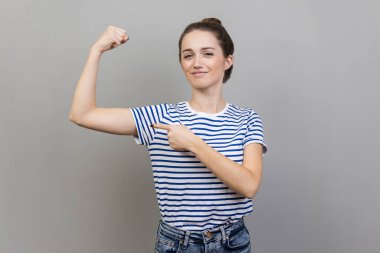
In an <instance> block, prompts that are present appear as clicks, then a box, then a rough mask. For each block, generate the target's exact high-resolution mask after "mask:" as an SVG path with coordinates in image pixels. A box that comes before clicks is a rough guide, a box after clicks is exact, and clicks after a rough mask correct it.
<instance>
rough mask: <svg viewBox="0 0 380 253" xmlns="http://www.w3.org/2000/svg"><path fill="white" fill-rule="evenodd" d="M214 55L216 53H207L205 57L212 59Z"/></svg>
mask: <svg viewBox="0 0 380 253" xmlns="http://www.w3.org/2000/svg"><path fill="white" fill-rule="evenodd" d="M213 55H214V53H212V52H205V56H206V57H211V56H213Z"/></svg>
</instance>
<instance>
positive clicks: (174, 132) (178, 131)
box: [151, 123, 202, 151]
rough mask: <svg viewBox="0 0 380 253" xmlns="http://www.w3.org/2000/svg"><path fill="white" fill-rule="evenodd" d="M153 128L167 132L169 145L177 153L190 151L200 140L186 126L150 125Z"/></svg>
mask: <svg viewBox="0 0 380 253" xmlns="http://www.w3.org/2000/svg"><path fill="white" fill-rule="evenodd" d="M151 126H152V127H154V128H158V129H163V130H167V131H168V140H169V145H170V147H172V148H173V149H175V150H178V151H191V150H192V147H193V146H194V145H195V144H196V143H197V142H198V141H200V140H202V139H201V138H200V137H199V136H197V135H195V134H194V133H193V132H192V131H191V130H190V129H189V128H188V127H187V126H185V125H182V124H179V125H166V124H161V123H157V124H152V125H151Z"/></svg>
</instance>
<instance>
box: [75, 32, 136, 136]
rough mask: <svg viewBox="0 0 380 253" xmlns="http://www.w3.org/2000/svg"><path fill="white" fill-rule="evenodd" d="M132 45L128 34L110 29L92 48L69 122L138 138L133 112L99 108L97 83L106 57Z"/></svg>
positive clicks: (81, 77)
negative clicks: (101, 65) (107, 52)
mask: <svg viewBox="0 0 380 253" xmlns="http://www.w3.org/2000/svg"><path fill="white" fill-rule="evenodd" d="M127 41H128V36H127V34H126V32H125V30H123V29H121V28H118V27H114V26H109V27H107V29H106V30H105V31H104V33H103V34H102V35H101V36H100V37H99V39H98V40H97V41H96V42H95V44H94V45H93V46H92V47H91V49H90V52H89V55H88V58H87V62H86V64H85V66H84V69H83V71H82V74H81V76H80V78H79V81H78V84H77V87H76V90H75V93H74V98H73V102H72V105H71V110H70V114H69V119H70V120H71V121H72V122H74V123H75V124H77V125H79V126H82V127H85V128H89V129H93V130H97V131H102V132H106V133H111V134H123V135H134V136H137V130H136V126H135V124H134V121H133V116H132V111H131V110H130V109H129V108H101V107H97V105H96V79H97V75H98V68H99V61H100V58H101V56H102V54H103V53H104V52H105V51H107V50H111V49H114V48H116V47H118V46H120V45H121V44H124V43H126V42H127Z"/></svg>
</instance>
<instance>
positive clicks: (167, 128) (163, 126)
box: [150, 123, 170, 131]
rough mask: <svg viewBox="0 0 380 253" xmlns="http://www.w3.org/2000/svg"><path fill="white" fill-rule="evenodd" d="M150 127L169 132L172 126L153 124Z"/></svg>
mask: <svg viewBox="0 0 380 253" xmlns="http://www.w3.org/2000/svg"><path fill="white" fill-rule="evenodd" d="M150 126H151V127H153V128H159V129H163V130H168V131H169V130H170V125H166V124H161V123H157V124H151V125H150Z"/></svg>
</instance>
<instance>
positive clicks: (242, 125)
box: [131, 101, 267, 231]
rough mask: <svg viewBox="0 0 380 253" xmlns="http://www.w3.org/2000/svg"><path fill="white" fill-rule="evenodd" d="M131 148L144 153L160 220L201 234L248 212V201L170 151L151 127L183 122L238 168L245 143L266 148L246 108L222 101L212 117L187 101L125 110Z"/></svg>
mask: <svg viewBox="0 0 380 253" xmlns="http://www.w3.org/2000/svg"><path fill="white" fill-rule="evenodd" d="M131 110H132V113H133V118H134V121H135V124H136V128H137V132H138V137H134V139H135V141H136V143H137V144H141V145H145V146H146V147H147V149H148V151H149V155H150V159H151V163H152V169H153V177H154V185H155V190H156V193H157V200H158V206H159V209H160V212H161V217H162V219H163V220H164V221H165V222H167V223H169V224H170V225H172V226H174V227H177V228H179V229H182V230H193V231H201V230H205V229H210V228H214V227H217V226H220V225H221V224H224V223H226V222H227V221H230V222H236V221H237V220H238V219H239V218H241V217H243V216H245V215H248V214H251V213H252V212H253V209H252V199H249V198H245V197H243V196H242V195H239V194H237V193H236V192H234V191H232V190H231V189H229V188H228V187H227V186H226V185H225V184H224V183H223V182H222V181H221V180H219V179H218V178H217V177H216V176H215V175H214V174H213V173H212V172H211V171H210V170H209V169H208V168H207V167H206V166H204V165H203V164H202V163H201V162H200V161H199V160H198V159H197V158H196V157H195V156H194V154H193V153H192V152H190V151H177V150H175V149H173V148H171V147H170V145H169V143H168V138H167V131H166V130H163V129H157V128H152V127H150V125H151V124H152V123H162V124H183V125H185V126H187V127H188V128H189V129H190V130H191V131H192V132H193V133H194V134H196V135H197V136H199V137H201V138H202V139H203V141H205V142H206V143H207V144H208V145H209V146H211V147H212V148H214V149H215V150H216V151H218V152H219V153H221V154H223V155H224V156H226V157H227V158H229V159H231V160H233V161H235V162H236V163H238V164H242V162H243V149H244V147H245V146H246V145H247V144H249V143H261V144H262V145H263V152H264V153H265V152H266V150H267V146H266V144H265V141H264V136H263V128H262V122H261V119H260V117H259V115H258V114H257V113H256V112H254V111H253V110H252V109H250V108H240V107H238V106H235V105H232V104H230V103H227V104H226V106H225V108H224V109H223V110H222V111H220V112H218V113H214V114H209V113H205V112H197V111H194V110H193V109H192V108H191V107H190V105H189V103H188V102H187V101H182V102H178V103H177V104H167V103H163V104H157V105H149V106H144V107H133V108H131Z"/></svg>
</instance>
